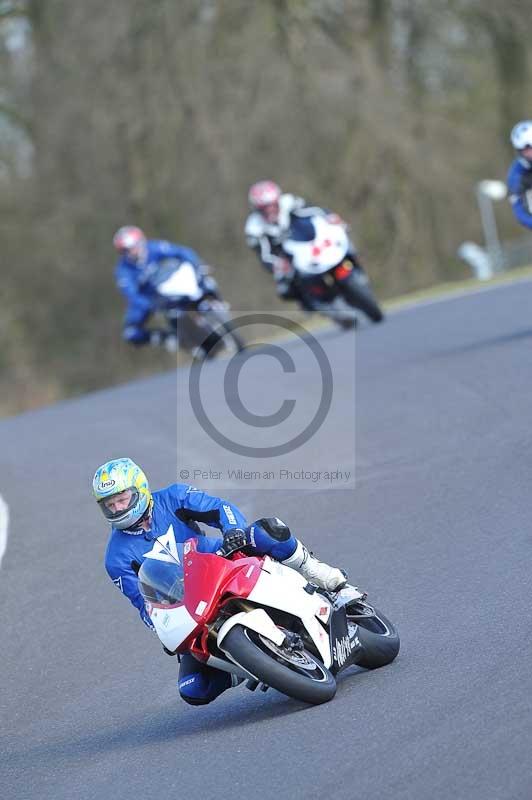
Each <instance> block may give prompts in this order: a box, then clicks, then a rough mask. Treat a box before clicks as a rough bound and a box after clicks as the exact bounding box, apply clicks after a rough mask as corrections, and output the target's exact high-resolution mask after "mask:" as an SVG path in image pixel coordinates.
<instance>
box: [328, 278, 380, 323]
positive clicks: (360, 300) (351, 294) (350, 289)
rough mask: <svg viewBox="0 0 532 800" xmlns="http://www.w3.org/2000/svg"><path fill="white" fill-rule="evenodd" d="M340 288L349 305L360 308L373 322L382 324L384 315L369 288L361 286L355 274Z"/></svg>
mask: <svg viewBox="0 0 532 800" xmlns="http://www.w3.org/2000/svg"><path fill="white" fill-rule="evenodd" d="M338 286H339V288H340V290H341V292H342V294H343V296H344V297H345V299H346V300H347V302H348V303H349V305H351V306H353V307H354V308H359V309H360V310H361V311H363V312H364V314H366V316H367V317H369V318H370V320H371V321H372V322H382V320H383V319H384V314H383V312H382V310H381V308H380V306H379V304H378V303H377V301H376V300H375V298H374V296H373V293H372V291H371V289H370V288H369V287H367V286H360V285H359V284H358V283H357V281H356V278H355V277H354V276H353V274H351V275H350V276H349V278H347V280H345V281H342V283H339V284H338Z"/></svg>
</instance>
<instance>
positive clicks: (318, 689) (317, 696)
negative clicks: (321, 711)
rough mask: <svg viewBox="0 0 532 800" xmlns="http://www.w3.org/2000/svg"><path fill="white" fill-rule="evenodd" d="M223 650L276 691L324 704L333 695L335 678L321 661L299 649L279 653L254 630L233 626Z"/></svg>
mask: <svg viewBox="0 0 532 800" xmlns="http://www.w3.org/2000/svg"><path fill="white" fill-rule="evenodd" d="M223 649H224V650H226V651H227V652H228V653H229V654H230V655H231V656H232V657H233V658H234V660H235V661H236V662H237V663H238V664H240V665H241V666H242V667H244V669H246V670H248V672H250V673H251V674H252V675H255V677H256V678H257V679H258V680H260V681H262V682H263V683H265V684H267V685H268V686H271V687H272V688H273V689H277V691H278V692H282V693H283V694H286V695H288V696H289V697H293V698H294V699H295V700H302V701H303V702H304V703H312V704H313V705H318V704H319V703H326V702H327V701H328V700H332V698H333V697H334V695H335V694H336V680H335V679H334V676H333V675H332V674H331V673H330V672H329V670H328V669H327V668H326V667H325V666H324V665H323V664H322V662H321V661H320V660H319V659H318V658H317V657H316V656H314V655H313V654H312V653H309V652H308V650H305V649H303V648H301V649H300V650H298V651H297V652H293V651H292V652H289V651H288V649H286V650H285V653H283V649H284V648H283V647H282V646H281V647H277V646H276V645H275V644H274V643H273V642H270V641H269V640H268V639H266V638H265V637H261V635H260V634H258V633H257V632H256V631H253V630H251V629H249V628H245V627H244V626H242V625H235V627H234V628H232V629H231V630H230V631H229V633H228V634H227V636H226V637H225V639H224V641H223Z"/></svg>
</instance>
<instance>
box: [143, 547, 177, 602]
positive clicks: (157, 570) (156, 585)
mask: <svg viewBox="0 0 532 800" xmlns="http://www.w3.org/2000/svg"><path fill="white" fill-rule="evenodd" d="M179 561H181V559H179ZM179 561H174V560H173V559H170V558H168V559H162V558H146V559H145V560H144V561H143V562H142V565H141V567H140V570H139V574H138V579H139V590H140V593H141V594H142V596H143V598H144V600H145V601H146V602H147V603H157V604H160V605H175V604H176V603H181V602H182V600H183V597H184V595H185V581H184V575H183V566H182V564H181V563H179Z"/></svg>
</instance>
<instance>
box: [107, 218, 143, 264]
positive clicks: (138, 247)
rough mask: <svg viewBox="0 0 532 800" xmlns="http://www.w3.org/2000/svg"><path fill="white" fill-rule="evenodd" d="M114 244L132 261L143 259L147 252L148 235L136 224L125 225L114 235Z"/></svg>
mask: <svg viewBox="0 0 532 800" xmlns="http://www.w3.org/2000/svg"><path fill="white" fill-rule="evenodd" d="M113 244H114V246H115V247H116V249H117V250H118V252H119V253H120V254H121V255H124V256H126V257H127V258H128V259H130V261H134V262H135V263H137V262H138V261H141V260H142V258H143V257H144V255H145V253H146V236H145V235H144V232H143V231H141V229H140V228H137V227H136V226H135V225H124V226H123V227H122V228H119V229H118V230H117V232H116V233H115V235H114V236H113Z"/></svg>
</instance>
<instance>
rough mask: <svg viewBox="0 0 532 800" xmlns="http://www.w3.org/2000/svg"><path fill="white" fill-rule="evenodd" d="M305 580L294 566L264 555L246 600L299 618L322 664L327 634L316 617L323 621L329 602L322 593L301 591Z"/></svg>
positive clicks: (325, 660) (325, 657)
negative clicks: (291, 567) (257, 575)
mask: <svg viewBox="0 0 532 800" xmlns="http://www.w3.org/2000/svg"><path fill="white" fill-rule="evenodd" d="M306 585H307V581H306V580H305V578H303V577H302V576H301V575H299V573H297V572H296V571H295V570H293V569H290V567H285V566H284V565H283V564H280V563H279V562H278V561H273V560H272V559H271V558H268V557H266V558H265V559H264V566H263V568H262V570H261V574H260V578H259V580H258V581H257V583H256V584H255V586H254V587H253V590H252V592H251V594H250V595H249V598H248V599H249V600H251V601H252V602H255V603H260V604H261V605H263V606H266V607H268V606H270V607H271V608H278V609H280V610H282V611H287V612H288V613H290V614H293V615H294V616H296V617H299V618H300V619H301V621H302V622H303V624H304V626H305V628H306V629H307V631H308V633H309V634H310V636H311V637H312V639H313V641H314V643H315V645H316V647H317V648H318V652H319V653H320V655H321V658H322V660H323V663H324V664H325V666H326V667H330V665H331V648H330V642H329V636H328V635H327V631H326V630H324V628H323V627H322V625H321V624H320V623H319V622H318V619H321V620H323V622H324V623H327V622H328V620H329V617H330V615H331V604H330V603H329V601H328V600H326V599H325V597H323V595H320V594H317V593H316V592H314V593H313V594H308V592H305V591H304V587H305V586H306Z"/></svg>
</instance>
